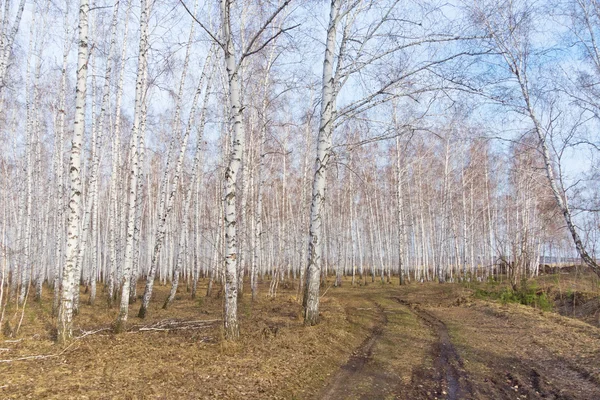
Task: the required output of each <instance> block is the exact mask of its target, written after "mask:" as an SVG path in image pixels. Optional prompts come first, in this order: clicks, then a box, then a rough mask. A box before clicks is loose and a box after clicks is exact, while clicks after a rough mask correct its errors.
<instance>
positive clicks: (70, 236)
mask: <svg viewBox="0 0 600 400" xmlns="http://www.w3.org/2000/svg"><path fill="white" fill-rule="evenodd" d="M88 12H89V2H88V0H81V2H80V5H79V48H78V56H77V89H76V93H75V122H74V127H73V140H72V142H71V159H70V163H69V164H70V168H69V176H70V180H71V196H70V200H69V217H68V230H67V262H66V264H65V268H64V272H63V279H62V295H61V303H60V308H59V311H58V336H57V338H58V341H59V342H60V343H65V342H67V341H69V340H71V339H72V338H73V290H74V287H75V284H76V277H75V269H76V266H75V264H76V262H77V256H78V254H79V225H80V220H81V145H82V142H83V135H84V132H85V102H86V89H87V87H86V81H87V61H88Z"/></svg>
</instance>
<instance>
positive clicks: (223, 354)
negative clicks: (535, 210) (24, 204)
mask: <svg viewBox="0 0 600 400" xmlns="http://www.w3.org/2000/svg"><path fill="white" fill-rule="evenodd" d="M548 279H551V278H548ZM561 279H563V278H561ZM540 284H541V285H542V284H543V282H541V283H540ZM267 285H268V282H265V283H264V286H262V287H261V288H260V291H261V293H267V292H268V290H267ZM168 289H169V288H168V287H163V286H158V287H157V290H156V293H157V295H156V298H155V299H154V300H153V302H152V303H151V306H150V308H149V316H148V318H147V319H146V320H140V319H138V318H135V317H132V318H131V319H130V325H129V327H128V330H127V331H126V332H124V333H121V334H114V333H113V332H112V331H111V322H112V321H113V320H114V317H115V316H116V312H117V310H116V309H110V308H107V306H106V304H100V303H98V304H96V305H94V306H89V305H87V304H83V303H82V306H81V312H80V314H79V315H78V316H77V317H76V319H75V323H76V327H77V329H76V336H77V339H76V340H75V341H73V342H72V343H71V344H70V345H69V346H67V347H60V346H58V345H56V344H55V343H54V342H53V326H54V323H55V322H54V320H53V319H52V317H51V315H50V306H51V293H50V294H47V295H46V297H45V298H44V299H43V301H42V302H41V303H30V304H28V305H27V307H26V309H25V312H24V313H23V323H22V327H21V329H20V331H19V333H18V334H17V336H16V337H4V338H1V337H0V398H3V399H4V398H7V399H22V398H60V399H71V398H73V399H74V398H78V399H79V398H90V399H104V398H124V399H128V398H129V399H137V398H139V399H146V398H148V399H155V398H160V399H171V398H173V399H187V398H189V399H192V398H193V399H213V398H220V399H600V329H599V328H597V327H595V326H592V325H590V324H588V323H585V322H583V321H580V320H577V319H574V318H570V317H566V316H562V315H560V314H558V313H555V312H542V311H540V310H536V309H533V308H531V307H527V306H522V305H518V304H506V305H503V304H500V303H497V302H493V301H488V300H482V299H479V298H475V297H474V296H473V294H474V287H472V286H469V285H462V284H456V283H454V284H437V283H428V284H409V285H405V286H401V287H399V286H397V285H392V284H379V283H376V284H370V285H369V286H360V287H356V286H355V287H352V286H351V285H350V284H349V282H348V281H344V282H343V286H342V287H340V288H331V289H330V290H328V291H327V292H326V293H325V295H324V296H323V297H322V299H321V323H320V324H319V325H317V326H315V327H305V326H303V324H302V318H301V312H302V309H301V306H300V304H299V302H298V299H296V298H295V293H296V289H294V288H293V287H292V286H290V287H289V288H284V289H282V290H280V292H279V293H278V296H277V298H275V299H270V298H267V297H264V295H262V296H259V299H258V300H257V301H255V302H251V301H250V299H249V298H246V297H245V298H244V299H242V301H241V303H240V306H239V315H240V318H241V327H242V332H241V339H240V341H239V342H236V343H231V342H227V341H224V340H223V339H222V328H221V325H222V322H221V319H220V318H221V313H222V298H219V297H215V298H205V297H203V298H198V299H196V300H191V299H190V298H189V295H188V294H187V293H186V292H185V287H184V288H182V290H181V292H180V293H178V296H177V298H176V301H175V302H174V303H173V306H172V307H171V308H169V309H168V310H163V309H162V308H161V306H162V303H163V300H164V297H166V295H167V293H168ZM577 289H578V290H583V289H584V288H582V287H579V288H577ZM138 290H143V289H138ZM200 290H201V289H199V292H200ZM544 290H546V291H548V292H550V290H549V289H547V288H545V289H544ZM561 290H563V292H564V287H563V288H562V289H561ZM571 290H575V289H571ZM570 293H571V292H570ZM574 296H578V295H574ZM585 299H586V302H585V304H588V303H589V302H590V301H596V300H594V297H593V294H592V295H590V294H589V293H588V294H587V295H586V297H585ZM575 300H576V301H577V302H578V303H577V304H579V303H581V302H582V298H581V297H575ZM82 301H85V295H84V294H83V293H82ZM137 305H138V304H133V305H132V306H131V311H130V313H131V314H132V315H135V311H136V309H137V307H136V306H137ZM588 307H590V306H588ZM21 312H22V310H14V309H10V308H9V309H8V310H7V312H6V314H5V315H6V317H5V319H6V320H8V321H9V322H10V323H11V325H12V327H13V329H12V331H14V327H15V324H16V323H18V321H19V319H20V316H21ZM594 312H597V310H594ZM7 333H8V331H7Z"/></svg>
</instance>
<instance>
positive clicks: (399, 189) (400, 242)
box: [396, 132, 405, 285]
mask: <svg viewBox="0 0 600 400" xmlns="http://www.w3.org/2000/svg"><path fill="white" fill-rule="evenodd" d="M396 134H397V135H398V132H396ZM400 153H401V149H400V135H398V136H396V177H397V182H398V187H397V188H396V202H397V204H398V210H397V211H398V215H397V217H398V275H399V278H398V279H399V281H400V284H401V285H404V268H403V265H402V260H403V259H404V244H405V240H404V201H403V197H402V155H401V154H400Z"/></svg>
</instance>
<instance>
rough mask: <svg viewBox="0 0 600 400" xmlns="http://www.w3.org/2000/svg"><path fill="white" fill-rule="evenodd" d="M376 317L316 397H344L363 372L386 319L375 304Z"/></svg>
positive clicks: (328, 398) (371, 356) (332, 398)
mask: <svg viewBox="0 0 600 400" xmlns="http://www.w3.org/2000/svg"><path fill="white" fill-rule="evenodd" d="M374 308H375V310H377V319H376V322H375V325H374V326H373V328H372V329H371V332H370V334H369V336H367V338H366V339H365V340H364V341H363V342H362V344H361V345H360V346H359V347H358V348H357V349H356V350H354V351H353V352H352V355H351V356H350V359H349V360H348V362H347V363H346V364H344V365H343V366H342V367H341V368H340V370H339V371H338V372H337V373H336V374H335V376H334V377H333V380H332V381H331V382H330V384H329V385H328V386H327V387H325V388H324V390H322V391H321V393H320V394H319V396H318V398H319V399H324V400H335V399H340V398H344V396H345V394H346V393H347V388H348V387H349V386H351V385H352V383H353V382H354V381H356V380H357V377H358V376H361V375H362V374H363V373H364V371H363V370H364V368H365V365H366V364H367V363H368V362H369V361H370V360H371V359H372V358H373V348H374V347H375V344H376V343H377V341H378V340H379V339H380V338H381V336H382V334H383V329H384V327H385V325H387V323H388V320H387V317H386V315H385V313H384V310H383V308H382V307H381V306H380V305H379V304H375V307H374Z"/></svg>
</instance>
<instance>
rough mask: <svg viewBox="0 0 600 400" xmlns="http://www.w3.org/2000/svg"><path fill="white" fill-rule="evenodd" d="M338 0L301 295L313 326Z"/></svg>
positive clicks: (327, 48)
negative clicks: (305, 271) (302, 294)
mask: <svg viewBox="0 0 600 400" xmlns="http://www.w3.org/2000/svg"><path fill="white" fill-rule="evenodd" d="M340 3H341V1H340V0H332V1H331V10H330V15H329V26H328V28H327V42H326V46H325V59H324V61H323V81H322V94H321V118H320V123H319V137H318V147H317V158H316V160H315V175H314V180H313V189H312V201H311V208H310V228H309V231H310V238H309V243H308V266H307V273H306V288H305V291H304V300H303V306H304V323H305V324H306V325H316V324H317V323H318V322H319V289H320V287H319V286H320V277H321V256H322V248H321V242H322V241H323V220H322V217H323V215H322V214H323V207H324V203H325V186H326V183H327V164H328V162H329V157H330V156H331V140H332V139H331V135H332V133H333V119H334V114H335V92H334V87H333V82H334V77H333V62H334V52H335V41H336V40H335V39H336V33H337V27H338V23H339V11H340Z"/></svg>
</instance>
